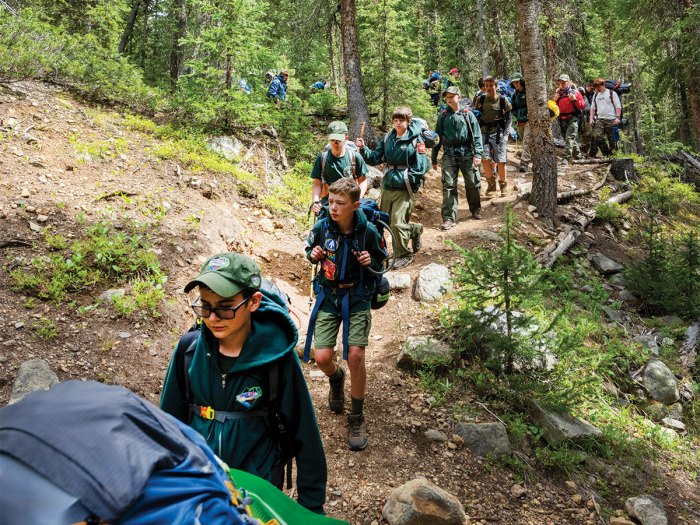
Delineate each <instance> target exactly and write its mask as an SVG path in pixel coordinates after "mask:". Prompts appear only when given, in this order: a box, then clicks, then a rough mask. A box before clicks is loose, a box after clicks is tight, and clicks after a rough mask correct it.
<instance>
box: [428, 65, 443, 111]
mask: <svg viewBox="0 0 700 525" xmlns="http://www.w3.org/2000/svg"><path fill="white" fill-rule="evenodd" d="M441 79H442V77H441V76H440V72H439V71H433V72H432V73H431V74H430V76H429V77H428V95H430V101H431V102H432V104H433V106H435V107H437V106H438V105H439V104H440V94H441V93H442V85H441V82H440V80H441Z"/></svg>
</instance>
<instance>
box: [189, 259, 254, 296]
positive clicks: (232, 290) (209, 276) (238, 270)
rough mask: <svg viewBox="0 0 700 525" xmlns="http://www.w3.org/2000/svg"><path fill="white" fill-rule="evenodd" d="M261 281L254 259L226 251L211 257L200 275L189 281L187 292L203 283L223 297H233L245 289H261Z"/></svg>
mask: <svg viewBox="0 0 700 525" xmlns="http://www.w3.org/2000/svg"><path fill="white" fill-rule="evenodd" d="M260 283H261V277H260V268H259V267H258V265H257V264H255V262H254V261H253V259H251V258H250V257H247V256H245V255H242V254H240V253H235V252H226V253H219V254H217V255H214V256H213V257H210V258H209V259H208V260H207V262H205V263H204V266H202V269H201V270H200V271H199V277H197V278H196V279H194V280H193V281H190V282H189V283H187V286H185V292H189V291H190V290H192V288H194V287H195V286H200V285H203V286H206V287H207V288H209V289H210V290H211V291H212V292H214V293H215V294H217V295H220V296H221V297H233V296H234V295H236V294H237V293H239V292H241V291H242V290H245V289H251V290H260Z"/></svg>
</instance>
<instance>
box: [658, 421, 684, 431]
mask: <svg viewBox="0 0 700 525" xmlns="http://www.w3.org/2000/svg"><path fill="white" fill-rule="evenodd" d="M661 424H662V425H663V426H665V427H666V428H670V429H671V430H675V431H676V432H680V433H682V432H685V425H684V424H683V422H682V421H679V420H677V419H673V418H672V417H665V418H663V419H662V420H661Z"/></svg>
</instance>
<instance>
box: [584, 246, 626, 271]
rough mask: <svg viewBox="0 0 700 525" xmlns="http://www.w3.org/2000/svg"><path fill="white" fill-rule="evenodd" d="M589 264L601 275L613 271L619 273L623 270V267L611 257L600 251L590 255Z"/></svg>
mask: <svg viewBox="0 0 700 525" xmlns="http://www.w3.org/2000/svg"><path fill="white" fill-rule="evenodd" d="M590 259H591V264H593V267H594V268H595V269H596V270H598V272H600V273H601V274H603V275H612V274H614V273H620V272H621V271H622V270H624V267H623V266H622V265H620V264H618V263H616V262H615V261H613V260H612V259H609V258H608V257H606V256H605V255H603V254H602V253H600V252H596V253H594V254H593V255H591V258H590Z"/></svg>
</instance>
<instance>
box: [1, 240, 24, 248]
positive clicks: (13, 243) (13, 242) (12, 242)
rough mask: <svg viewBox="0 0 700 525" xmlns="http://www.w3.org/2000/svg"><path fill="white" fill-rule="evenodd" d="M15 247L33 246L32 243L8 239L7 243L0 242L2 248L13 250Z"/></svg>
mask: <svg viewBox="0 0 700 525" xmlns="http://www.w3.org/2000/svg"><path fill="white" fill-rule="evenodd" d="M13 246H31V243H29V242H27V241H23V240H22V239H8V240H6V241H0V248H11V247H13Z"/></svg>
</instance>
